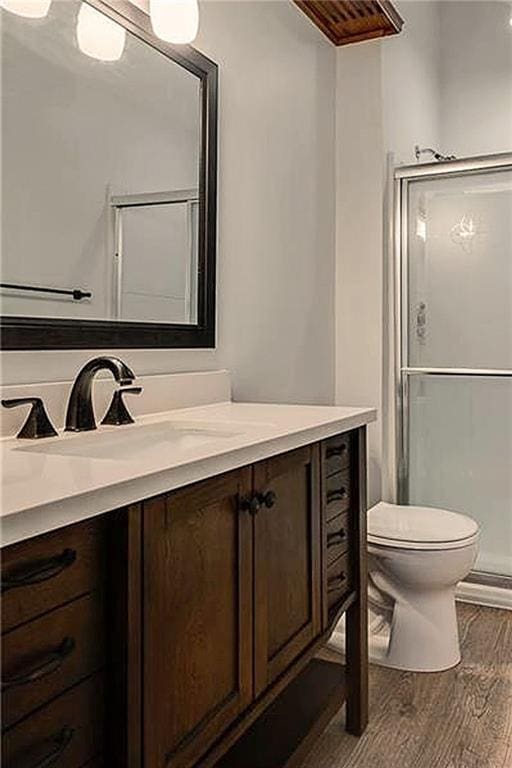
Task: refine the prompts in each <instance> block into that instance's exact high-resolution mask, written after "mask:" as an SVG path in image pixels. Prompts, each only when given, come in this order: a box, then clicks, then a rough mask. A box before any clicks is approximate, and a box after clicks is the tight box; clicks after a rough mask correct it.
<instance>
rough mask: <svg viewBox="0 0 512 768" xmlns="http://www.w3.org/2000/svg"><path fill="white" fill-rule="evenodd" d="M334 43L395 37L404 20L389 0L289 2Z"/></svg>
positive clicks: (303, 0) (310, 0) (340, 43)
mask: <svg viewBox="0 0 512 768" xmlns="http://www.w3.org/2000/svg"><path fill="white" fill-rule="evenodd" d="M292 2H293V3H295V5H296V6H298V7H299V8H300V10H301V11H303V13H305V14H306V16H308V18H309V19H311V21H312V22H313V23H314V24H315V25H316V26H317V27H318V28H319V29H320V30H321V31H322V32H323V33H324V35H326V37H328V38H329V40H331V42H333V43H334V45H348V44H349V43H359V42H362V41H363V40H373V39H376V38H379V37H387V36H388V35H397V34H398V33H399V32H400V31H401V29H402V27H403V24H404V20H403V19H402V17H401V16H400V14H399V13H398V11H397V10H396V8H395V7H394V5H393V4H392V3H391V2H390V1H389V0H292Z"/></svg>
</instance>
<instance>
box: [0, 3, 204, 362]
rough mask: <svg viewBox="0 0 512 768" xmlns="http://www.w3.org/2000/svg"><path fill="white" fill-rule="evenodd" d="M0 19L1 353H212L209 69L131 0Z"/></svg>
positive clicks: (60, 6)
mask: <svg viewBox="0 0 512 768" xmlns="http://www.w3.org/2000/svg"><path fill="white" fill-rule="evenodd" d="M0 14H1V27H0V29H1V47H2V100H3V110H2V159H3V167H2V208H3V210H2V265H1V279H0V284H1V287H0V301H1V307H2V309H1V314H2V320H1V326H2V345H3V347H4V348H6V349H50V348H55V347H59V348H101V347H120V348H122V347H212V346H214V344H215V244H216V123H217V66H216V65H215V64H214V63H213V62H212V61H210V60H209V59H207V58H206V57H205V56H203V55H202V54H200V53H199V52H198V51H196V50H195V49H193V48H191V47H189V46H171V45H169V44H167V43H164V42H163V41H161V40H160V39H158V38H157V37H156V36H155V35H154V34H153V32H152V29H151V24H150V21H149V17H148V16H147V14H146V13H144V12H143V11H142V10H141V9H140V8H138V7H137V6H135V5H134V4H133V3H131V2H128V0H109V1H108V2H104V1H103V0H87V2H81V1H79V0H66V2H61V1H60V0H53V2H51V3H50V5H49V9H48V13H47V15H46V16H44V17H43V18H38V19H34V18H27V17H25V16H21V15H17V14H15V13H11V12H9V11H7V10H3V9H2V10H1V11H0Z"/></svg>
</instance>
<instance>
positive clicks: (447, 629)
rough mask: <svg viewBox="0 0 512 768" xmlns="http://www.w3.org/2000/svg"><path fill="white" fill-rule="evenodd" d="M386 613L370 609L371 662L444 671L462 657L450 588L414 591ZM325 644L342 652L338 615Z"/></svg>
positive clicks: (342, 627)
mask: <svg viewBox="0 0 512 768" xmlns="http://www.w3.org/2000/svg"><path fill="white" fill-rule="evenodd" d="M410 597H411V599H410V600H408V601H407V602H404V601H400V602H397V603H395V605H394V606H393V609H392V611H390V613H389V616H388V617H383V616H382V615H377V614H375V613H373V612H372V610H371V609H370V615H369V621H368V625H369V628H368V653H369V660H370V662H371V663H373V664H378V665H379V666H383V667H391V668H392V669H400V670H403V671H407V672H443V671H445V670H447V669H451V668H452V667H455V666H457V664H459V662H460V660H461V656H460V646H459V633H458V627H457V616H456V612H455V595H454V590H453V589H448V590H447V589H443V590H436V591H432V592H420V593H418V592H416V593H415V594H414V595H410ZM328 645H329V646H330V647H331V648H333V649H334V650H336V651H338V652H339V653H341V654H343V655H344V653H345V622H344V617H342V618H341V620H340V622H339V623H338V625H337V627H336V629H335V631H334V633H333V635H332V636H331V638H330V640H329V643H328Z"/></svg>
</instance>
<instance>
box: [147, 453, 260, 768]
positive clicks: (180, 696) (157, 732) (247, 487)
mask: <svg viewBox="0 0 512 768" xmlns="http://www.w3.org/2000/svg"><path fill="white" fill-rule="evenodd" d="M250 492H251V470H250V469H248V468H244V469H240V470H236V471H234V472H230V473H228V474H225V475H221V476H219V477H215V478H212V479H210V480H206V481H204V482H202V483H199V484H197V485H194V486H191V487H190V488H184V489H181V490H179V491H176V492H174V493H171V494H168V495H166V496H163V497H159V498H156V499H153V500H151V501H148V502H145V503H144V511H143V541H144V544H143V594H144V606H143V675H144V680H145V684H144V694H143V695H144V706H143V711H144V715H143V718H144V726H143V734H144V736H143V743H144V765H147V766H151V768H164V766H165V768H182V767H184V766H190V765H193V764H194V763H195V762H196V761H197V760H198V758H199V757H200V756H201V755H202V754H203V753H204V752H205V751H206V750H207V749H208V747H210V746H211V744H212V743H213V741H214V740H215V739H217V738H218V737H219V735H220V734H221V733H222V732H223V731H224V729H225V728H227V727H228V726H229V725H230V724H231V723H232V722H233V721H234V720H235V719H236V718H237V717H238V715H239V714H240V713H241V712H242V711H243V710H244V709H245V708H246V707H247V705H248V704H249V703H250V702H251V700H252V697H253V684H252V657H253V640H252V637H253V602H252V519H251V516H250V514H249V512H247V511H245V512H242V511H240V499H241V498H242V497H246V496H249V494H250Z"/></svg>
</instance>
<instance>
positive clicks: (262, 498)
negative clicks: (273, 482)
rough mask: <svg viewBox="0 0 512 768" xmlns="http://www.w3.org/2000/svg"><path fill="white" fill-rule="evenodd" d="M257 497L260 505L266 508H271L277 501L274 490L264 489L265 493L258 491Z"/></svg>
mask: <svg viewBox="0 0 512 768" xmlns="http://www.w3.org/2000/svg"><path fill="white" fill-rule="evenodd" d="M257 498H258V501H259V503H260V504H261V506H263V507H266V508H267V509H272V507H273V506H274V504H275V503H276V501H277V496H276V494H275V493H274V491H266V492H265V493H258V494H257Z"/></svg>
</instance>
